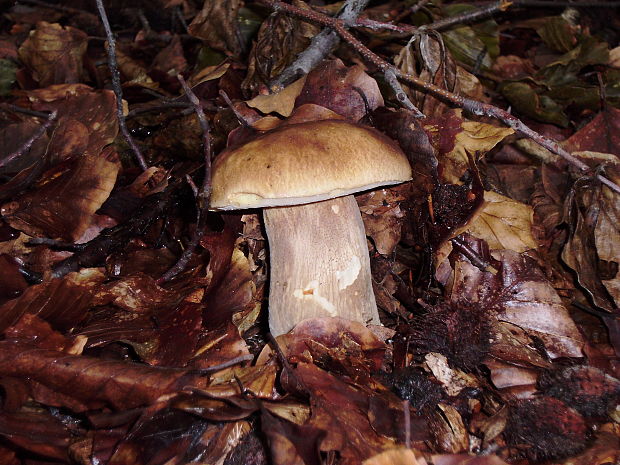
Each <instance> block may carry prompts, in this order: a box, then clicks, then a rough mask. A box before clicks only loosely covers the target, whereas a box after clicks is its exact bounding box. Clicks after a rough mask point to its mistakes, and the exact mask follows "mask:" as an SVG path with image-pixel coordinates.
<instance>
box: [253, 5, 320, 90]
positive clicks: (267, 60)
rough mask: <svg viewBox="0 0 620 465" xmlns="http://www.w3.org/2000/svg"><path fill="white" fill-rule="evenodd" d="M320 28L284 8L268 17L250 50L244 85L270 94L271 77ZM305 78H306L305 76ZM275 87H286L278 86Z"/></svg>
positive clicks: (307, 8)
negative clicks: (286, 11)
mask: <svg viewBox="0 0 620 465" xmlns="http://www.w3.org/2000/svg"><path fill="white" fill-rule="evenodd" d="M292 4H293V5H294V6H295V7H297V8H299V9H302V10H309V9H310V7H309V6H308V4H306V3H305V2H304V1H302V0H293V2H292ZM318 32H319V28H318V27H317V26H316V25H314V24H311V23H309V22H306V21H301V20H300V19H297V18H295V17H293V16H291V15H288V14H286V13H284V12H277V13H275V14H272V15H270V16H269V17H267V18H266V19H265V20H264V21H263V23H262V24H261V26H260V29H259V31H258V36H257V38H256V41H255V43H254V45H253V46H252V50H251V51H250V56H249V60H248V73H247V76H246V78H245V79H244V81H243V83H242V84H241V88H242V89H243V90H244V91H245V92H247V93H248V94H251V95H255V94H262V95H264V94H267V93H268V91H269V90H270V89H269V86H270V85H271V81H272V80H273V79H275V78H277V77H278V76H279V75H280V74H282V71H284V69H285V68H286V67H287V66H288V65H289V64H291V63H292V62H293V60H295V58H296V57H297V55H298V54H299V53H301V52H302V51H304V50H305V49H306V48H307V47H308V45H309V44H310V40H311V39H312V38H313V37H314V36H315V35H316V34H318ZM302 81H305V77H304V78H302ZM289 87H290V86H289ZM271 90H273V91H275V92H280V91H282V89H275V88H274V89H271ZM297 94H299V91H296V92H295V97H296V96H297ZM289 97H291V96H287V99H288V98H289ZM295 97H293V100H294V98H295Z"/></svg>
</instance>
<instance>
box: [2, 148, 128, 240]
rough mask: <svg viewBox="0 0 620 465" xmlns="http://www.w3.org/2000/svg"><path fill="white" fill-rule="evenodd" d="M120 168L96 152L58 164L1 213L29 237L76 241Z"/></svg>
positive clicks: (91, 219) (106, 194)
mask: <svg viewBox="0 0 620 465" xmlns="http://www.w3.org/2000/svg"><path fill="white" fill-rule="evenodd" d="M119 168H120V166H119V164H118V163H115V162H111V161H108V160H107V159H105V158H104V157H102V156H99V155H86V156H83V157H81V158H80V159H78V160H73V161H68V162H65V163H62V164H59V165H57V166H56V167H54V168H53V169H52V170H50V171H48V172H47V173H45V174H44V175H43V178H42V180H41V182H40V183H39V186H37V187H38V188H36V189H33V190H30V191H28V192H26V193H24V194H23V195H21V196H19V197H17V198H15V199H14V200H13V201H12V202H8V203H5V204H3V205H2V206H0V213H1V214H2V216H3V217H4V219H5V221H6V222H8V223H9V224H10V225H11V226H12V227H14V228H15V229H19V230H21V231H24V232H25V233H26V234H29V235H31V236H43V237H49V238H54V239H62V240H65V241H69V242H72V241H75V240H77V239H78V238H80V236H82V234H83V233H84V231H86V229H87V228H88V226H89V225H90V224H91V223H92V221H93V215H94V213H95V212H96V211H97V210H98V209H99V207H101V205H102V204H103V202H105V201H106V200H107V198H108V196H109V195H110V192H111V191H112V188H113V187H114V183H115V182H116V175H117V174H118V170H119Z"/></svg>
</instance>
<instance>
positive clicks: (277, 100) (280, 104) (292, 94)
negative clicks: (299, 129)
mask: <svg viewBox="0 0 620 465" xmlns="http://www.w3.org/2000/svg"><path fill="white" fill-rule="evenodd" d="M305 82H306V76H304V77H302V78H301V79H297V80H296V81H295V82H293V83H292V84H290V85H288V86H286V87H285V88H284V89H282V90H281V91H279V92H277V93H275V94H270V95H257V96H256V97H254V98H253V99H252V100H248V101H247V102H245V103H246V104H247V105H248V106H249V107H252V108H256V109H257V110H259V111H261V112H263V113H272V112H274V113H278V114H279V115H280V116H284V117H285V118H286V117H288V116H290V114H291V113H292V112H293V108H294V107H295V99H296V98H297V96H298V95H299V93H300V92H301V89H302V88H303V86H304V83H305Z"/></svg>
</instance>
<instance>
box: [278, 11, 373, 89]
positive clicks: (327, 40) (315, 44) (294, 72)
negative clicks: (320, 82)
mask: <svg viewBox="0 0 620 465" xmlns="http://www.w3.org/2000/svg"><path fill="white" fill-rule="evenodd" d="M368 2H369V0H346V2H345V4H344V6H343V8H342V9H341V10H340V12H338V15H337V18H339V19H340V20H341V21H344V24H345V25H347V26H348V25H352V24H353V23H354V22H355V20H356V19H357V17H358V16H359V14H360V13H361V12H362V10H363V9H364V8H365V7H366V4H367V3H368ZM274 10H276V11H277V10H278V9H277V8H274ZM339 42H340V38H339V37H338V34H337V33H336V32H335V31H332V30H329V29H325V30H323V31H321V32H320V33H318V34H317V35H316V36H314V37H313V38H312V41H311V42H310V45H309V46H308V47H307V48H306V49H305V50H304V51H303V52H301V53H300V54H299V55H298V56H297V58H296V59H295V61H294V62H293V63H291V64H290V65H289V66H287V67H286V69H285V70H284V71H282V73H280V75H279V76H278V77H277V78H276V79H274V80H273V81H272V82H271V83H269V87H270V89H271V90H272V92H278V91H280V90H282V89H283V88H284V87H286V86H287V85H289V84H290V83H292V82H293V81H295V80H296V79H298V78H299V77H301V76H303V75H305V74H308V73H309V72H310V71H312V70H313V69H314V68H316V66H317V65H318V64H319V63H320V62H321V60H323V58H325V56H326V55H327V54H328V53H330V52H331V51H332V50H333V49H334V48H335V47H336V46H337V45H338V43H339Z"/></svg>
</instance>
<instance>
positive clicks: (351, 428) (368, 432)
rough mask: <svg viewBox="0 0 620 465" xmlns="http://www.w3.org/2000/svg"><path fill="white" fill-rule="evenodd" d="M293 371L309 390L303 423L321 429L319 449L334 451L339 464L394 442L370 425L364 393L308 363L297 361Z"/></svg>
mask: <svg viewBox="0 0 620 465" xmlns="http://www.w3.org/2000/svg"><path fill="white" fill-rule="evenodd" d="M294 372H295V375H296V376H297V377H299V379H300V380H301V382H302V383H303V385H304V386H305V388H306V389H308V390H309V393H310V405H311V408H312V416H311V417H310V420H309V422H308V423H306V425H308V426H314V427H315V428H317V429H320V430H322V431H323V435H324V436H323V438H322V439H321V440H320V443H319V449H320V450H321V451H323V452H328V451H337V452H339V454H340V457H341V463H342V464H343V465H353V464H359V463H360V462H362V461H364V460H365V459H367V458H369V457H372V456H374V455H376V454H377V453H379V452H381V451H382V450H383V449H385V448H388V447H393V446H394V442H393V441H392V440H390V439H388V438H387V437H385V436H382V435H380V434H379V433H377V432H376V431H375V430H374V429H373V428H372V426H371V424H370V420H369V418H368V415H367V413H366V409H367V407H366V406H367V403H368V395H367V394H365V393H363V392H362V391H360V390H358V389H356V388H354V387H353V386H350V385H349V384H346V383H344V382H343V381H341V380H340V379H338V378H336V377H335V376H332V375H330V374H328V373H327V372H325V371H323V370H321V369H319V368H317V367H316V366H315V365H312V364H307V363H299V364H298V365H297V368H295V370H294Z"/></svg>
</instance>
